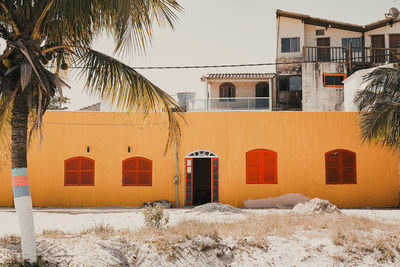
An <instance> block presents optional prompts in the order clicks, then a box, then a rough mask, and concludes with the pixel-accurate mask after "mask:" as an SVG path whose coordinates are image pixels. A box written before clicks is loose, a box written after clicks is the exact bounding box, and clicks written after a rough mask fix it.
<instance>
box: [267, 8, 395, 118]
mask: <svg viewBox="0 0 400 267" xmlns="http://www.w3.org/2000/svg"><path fill="white" fill-rule="evenodd" d="M276 15H277V51H276V55H277V59H276V62H277V63H278V65H277V67H276V73H277V79H278V81H277V86H276V92H275V93H274V94H273V95H276V101H275V102H274V103H276V104H275V106H273V108H275V109H289V110H290V109H293V108H296V109H297V108H299V105H300V108H301V109H302V110H303V111H344V110H345V104H344V101H345V100H344V99H345V94H346V93H345V92H344V85H343V83H342V82H343V80H345V79H346V78H347V77H348V76H350V75H351V74H353V73H354V72H355V71H357V70H360V69H365V68H371V67H374V66H377V65H382V64H386V63H390V62H394V61H395V60H396V58H395V57H394V56H393V55H396V54H399V53H398V52H399V51H400V23H398V22H400V20H399V19H394V18H392V17H390V16H389V17H387V18H385V19H383V20H380V21H377V22H374V23H371V24H368V25H365V26H362V25H354V24H350V23H344V22H338V21H333V20H326V19H321V18H314V17H310V16H308V15H303V14H297V13H292V12H286V11H282V10H277V11H276ZM299 103H300V104H299Z"/></svg>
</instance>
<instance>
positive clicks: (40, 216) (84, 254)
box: [0, 209, 400, 267]
mask: <svg viewBox="0 0 400 267" xmlns="http://www.w3.org/2000/svg"><path fill="white" fill-rule="evenodd" d="M48 211H51V210H46V209H41V210H36V211H35V212H34V218H35V232H36V233H37V234H41V233H42V232H43V230H51V229H52V230H61V231H63V232H67V233H72V234H73V233H78V232H80V231H82V230H85V229H87V228H89V227H90V226H96V225H99V224H103V225H110V226H112V227H113V228H115V229H130V230H135V229H140V228H141V227H143V226H144V217H143V210H138V209H133V210H127V209H121V210H115V212H113V210H112V209H92V210H88V209H70V210H67V209H57V210H56V211H57V212H56V213H55V212H54V210H53V212H48ZM245 211H246V212H244V213H240V214H235V213H220V212H213V213H199V212H193V211H192V210H190V209H171V210H168V212H169V214H170V224H171V225H174V224H176V223H177V222H179V221H181V220H188V219H195V220H200V221H207V222H235V221H237V220H242V219H245V218H246V217H247V216H248V215H251V214H253V213H255V214H285V213H289V212H291V210H285V209H270V210H260V209H256V210H245ZM341 211H342V213H343V214H345V215H346V214H347V215H355V216H360V217H368V218H370V219H372V220H377V221H380V222H386V223H391V224H394V227H399V226H400V210H354V209H349V210H346V209H345V210H341ZM60 212H67V213H60ZM71 213H73V214H71ZM4 235H19V229H18V222H17V216H16V214H15V212H10V211H4V210H3V211H2V210H0V237H1V236H4ZM252 238H254V237H249V240H251V239H252ZM129 242H132V241H129ZM266 243H267V244H268V248H262V247H260V248H257V247H254V246H247V245H246V244H243V243H239V241H238V240H234V239H232V238H225V239H220V240H214V239H212V238H210V237H204V236H199V237H198V238H197V239H195V240H188V241H187V242H186V243H181V244H177V245H176V247H175V250H174V251H175V252H174V255H173V257H174V260H173V261H171V260H170V258H168V257H170V256H171V255H172V254H170V255H169V256H168V253H169V252H167V254H166V255H164V254H163V255H161V254H160V253H159V252H158V251H157V250H156V249H155V246H154V245H150V244H147V243H138V242H136V243H123V242H122V241H121V237H115V238H111V239H106V240H103V239H101V237H99V236H96V235H94V234H93V235H88V236H86V237H85V238H81V237H79V236H78V235H71V236H70V237H67V238H63V239H62V240H57V239H49V238H47V239H46V238H39V239H38V252H39V254H41V255H50V256H49V257H50V258H51V260H52V261H56V262H57V263H58V264H59V265H60V266H82V265H85V266H129V265H131V266H209V265H213V266H318V267H319V266H336V265H338V262H337V261H335V260H334V258H335V256H337V255H344V254H345V251H343V250H344V248H343V247H341V246H335V245H334V244H333V242H332V240H331V238H330V237H329V236H325V235H324V234H323V233H320V232H317V233H312V234H310V231H308V232H307V231H300V232H299V233H296V234H295V235H292V236H290V237H281V236H268V237H267V241H266ZM203 247H206V248H207V249H204V250H202V249H201V248H203ZM171 253H172V252H171ZM9 256H10V251H7V250H4V249H3V250H2V249H0V263H1V262H2V260H4V259H5V258H7V257H9ZM399 258H400V257H399ZM358 265H360V264H359V263H358ZM377 265H379V266H400V262H399V260H398V259H397V260H396V262H394V263H392V264H378V263H377V262H376V259H375V258H373V256H368V255H367V256H365V257H364V258H362V266H377ZM339 266H346V264H342V265H340V264H339Z"/></svg>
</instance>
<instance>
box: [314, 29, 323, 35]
mask: <svg viewBox="0 0 400 267" xmlns="http://www.w3.org/2000/svg"><path fill="white" fill-rule="evenodd" d="M315 35H316V36H322V35H325V30H324V29H318V30H315Z"/></svg>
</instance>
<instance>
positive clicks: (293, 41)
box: [281, 37, 300, 53]
mask: <svg viewBox="0 0 400 267" xmlns="http://www.w3.org/2000/svg"><path fill="white" fill-rule="evenodd" d="M281 43H282V53H293V52H300V37H292V38H282V39H281Z"/></svg>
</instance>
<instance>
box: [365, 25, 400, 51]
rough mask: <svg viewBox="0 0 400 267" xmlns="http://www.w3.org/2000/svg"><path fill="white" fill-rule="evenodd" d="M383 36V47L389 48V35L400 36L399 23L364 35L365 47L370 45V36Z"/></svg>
mask: <svg viewBox="0 0 400 267" xmlns="http://www.w3.org/2000/svg"><path fill="white" fill-rule="evenodd" d="M379 34H385V47H386V48H389V35H390V34H400V23H395V24H393V26H391V25H387V26H385V27H382V28H379V29H375V30H373V31H369V32H366V33H365V46H367V47H368V46H370V45H371V36H372V35H379Z"/></svg>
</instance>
